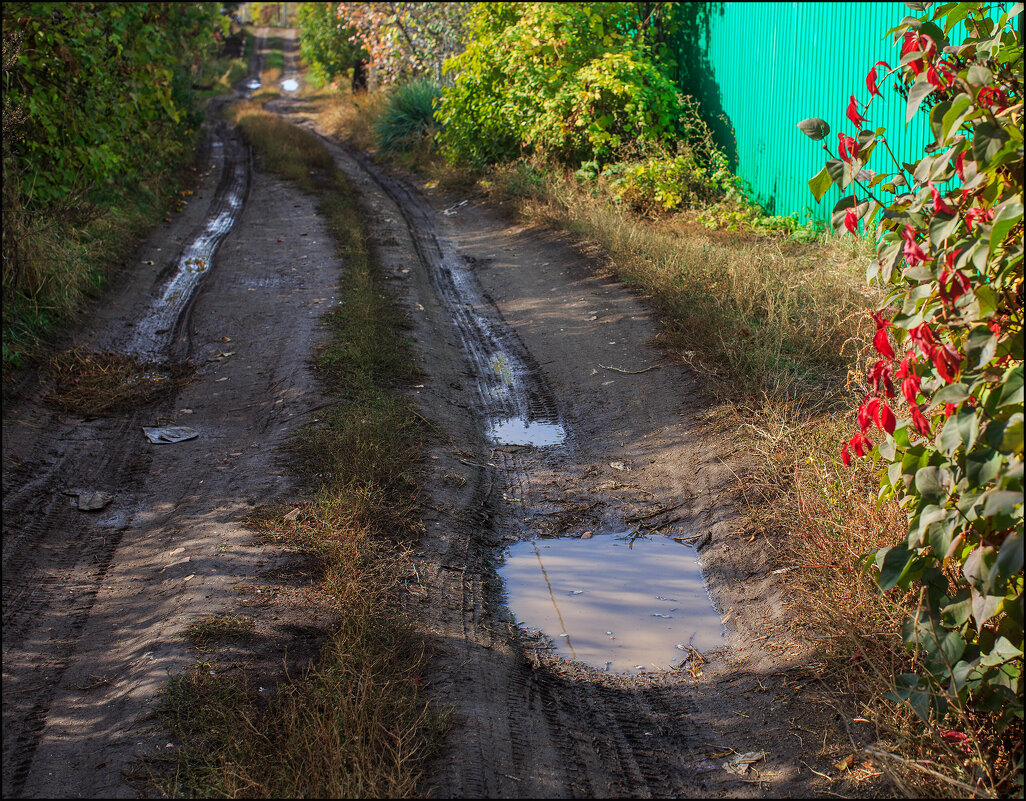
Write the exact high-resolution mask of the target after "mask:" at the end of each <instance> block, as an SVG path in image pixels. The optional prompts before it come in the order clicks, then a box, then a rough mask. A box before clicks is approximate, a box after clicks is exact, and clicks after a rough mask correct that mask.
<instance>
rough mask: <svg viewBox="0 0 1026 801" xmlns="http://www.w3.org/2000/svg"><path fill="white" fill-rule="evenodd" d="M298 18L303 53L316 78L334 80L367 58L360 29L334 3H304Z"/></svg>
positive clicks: (298, 12) (297, 10)
mask: <svg viewBox="0 0 1026 801" xmlns="http://www.w3.org/2000/svg"><path fill="white" fill-rule="evenodd" d="M296 18H297V22H298V24H299V47H300V53H301V54H302V56H303V58H304V59H305V60H306V63H307V64H309V65H310V71H311V73H312V75H313V77H314V79H315V80H316V81H318V82H320V83H327V82H330V81H333V80H334V79H335V78H337V77H338V76H340V75H345V74H346V73H347V72H348V71H349V70H350V69H351V68H352V67H353V66H354V65H355V64H356V62H357V61H360V60H361V59H365V58H367V51H365V50H364V49H363V47H362V46H361V45H360V43H359V40H358V39H356V38H355V37H354V35H355V33H356V31H355V30H354V29H353V28H352V27H349V26H347V25H345V24H344V23H343V22H342V21H341V20H340V19H339V17H338V14H337V12H336V7H335V4H334V3H300V4H299V6H298V8H297V9H296Z"/></svg>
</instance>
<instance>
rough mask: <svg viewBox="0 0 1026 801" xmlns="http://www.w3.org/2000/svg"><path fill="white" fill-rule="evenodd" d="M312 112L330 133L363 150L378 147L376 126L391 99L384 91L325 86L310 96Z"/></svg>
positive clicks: (322, 126) (308, 97) (371, 149)
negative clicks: (355, 92) (339, 89)
mask: <svg viewBox="0 0 1026 801" xmlns="http://www.w3.org/2000/svg"><path fill="white" fill-rule="evenodd" d="M306 99H307V100H308V101H309V102H310V105H311V110H310V113H311V115H312V116H314V117H316V119H317V121H318V124H319V125H320V127H321V129H322V130H323V131H324V132H325V133H327V134H328V135H329V136H336V137H338V138H339V139H344V140H345V141H346V142H348V143H349V144H351V145H352V146H353V147H357V148H360V149H361V150H368V151H373V150H374V125H375V123H377V121H378V119H379V118H380V117H381V114H382V112H383V111H384V108H385V105H386V103H387V102H388V100H387V97H386V95H385V94H384V93H383V92H359V93H357V94H353V93H351V92H348V91H342V92H339V91H335V90H331V89H323V90H320V91H317V92H315V93H313V94H311V95H308V96H307V98H306Z"/></svg>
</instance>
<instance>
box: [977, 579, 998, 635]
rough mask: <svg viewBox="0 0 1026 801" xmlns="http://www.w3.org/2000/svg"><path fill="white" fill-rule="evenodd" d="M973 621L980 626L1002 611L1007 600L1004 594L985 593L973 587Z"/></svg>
mask: <svg viewBox="0 0 1026 801" xmlns="http://www.w3.org/2000/svg"><path fill="white" fill-rule="evenodd" d="M972 593H973V621H974V622H975V623H976V627H977V628H980V627H981V626H983V624H984V623H986V622H987V621H988V620H990V619H991V618H992V617H994V615H996V614H997V613H998V612H1000V611H1001V605H1002V604H1003V603H1004V602H1005V596H1003V595H984V594H983V593H981V592H978V591H977V590H976V588H975V587H974V588H973V591H972Z"/></svg>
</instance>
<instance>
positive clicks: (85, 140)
mask: <svg viewBox="0 0 1026 801" xmlns="http://www.w3.org/2000/svg"><path fill="white" fill-rule="evenodd" d="M237 34H238V31H236V36H237ZM230 37H231V30H230V26H229V22H228V18H227V17H226V16H223V15H221V14H219V13H218V10H217V8H216V6H213V5H211V4H203V3H195V4H179V5H172V6H169V5H167V4H165V3H74V4H68V3H5V4H4V9H3V91H4V105H3V221H4V238H3V320H4V322H3V367H4V375H5V381H6V379H7V378H8V377H9V371H10V369H11V368H15V367H18V366H20V365H22V364H23V363H24V356H25V355H26V354H28V353H31V352H32V351H33V349H35V348H36V347H38V345H39V344H40V341H41V340H43V339H45V338H46V337H48V336H51V335H52V334H53V332H54V331H55V329H56V328H57V327H58V326H60V325H61V324H64V323H67V322H68V321H69V320H70V319H71V317H72V316H73V314H74V312H75V311H76V310H77V309H78V308H79V306H80V304H81V302H82V301H83V300H84V299H85V298H86V297H88V296H90V295H91V294H94V293H95V292H96V291H97V290H99V289H102V287H103V286H104V285H105V284H106V282H107V280H108V278H109V276H110V275H111V273H112V271H113V269H114V267H115V266H116V265H118V264H120V263H121V262H122V261H123V259H124V258H125V257H126V256H127V255H128V253H129V252H130V250H131V248H132V247H133V246H134V244H135V243H136V241H137V239H138V237H139V236H140V235H141V234H142V233H143V232H144V231H146V230H147V228H149V227H150V226H152V225H153V224H154V223H156V222H157V221H158V220H159V219H161V218H162V217H164V216H165V215H167V214H168V213H170V212H171V211H172V210H173V209H174V208H175V207H176V203H178V202H180V201H181V198H182V197H183V195H180V194H179V190H182V189H183V186H184V184H185V181H187V180H188V171H187V170H186V169H185V167H187V166H188V165H189V164H190V163H191V162H192V160H193V158H194V154H195V151H196V146H197V142H198V131H199V125H200V122H201V121H202V118H203V113H202V111H201V102H202V100H203V99H204V98H207V97H210V96H211V95H212V94H215V93H218V92H222V91H225V90H227V89H228V88H230V86H231V84H232V83H233V82H234V80H237V79H238V78H239V77H241V76H242V75H243V74H244V71H245V66H244V64H245V62H244V61H243V58H242V55H244V54H242V55H239V54H236V55H235V57H227V56H226V57H224V58H218V54H219V53H222V52H225V50H224V48H225V45H226V44H227V43H228V39H229V38H230ZM235 43H236V45H237V39H235ZM236 49H237V47H236Z"/></svg>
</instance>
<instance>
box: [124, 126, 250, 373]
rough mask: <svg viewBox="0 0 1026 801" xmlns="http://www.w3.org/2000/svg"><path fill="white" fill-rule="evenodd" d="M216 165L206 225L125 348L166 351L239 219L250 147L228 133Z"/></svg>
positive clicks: (217, 143)
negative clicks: (230, 141)
mask: <svg viewBox="0 0 1026 801" xmlns="http://www.w3.org/2000/svg"><path fill="white" fill-rule="evenodd" d="M212 152H213V154H214V159H213V161H214V165H215V167H216V168H217V169H220V170H221V171H222V177H221V181H220V183H219V184H218V187H217V190H216V191H215V193H214V199H213V201H212V202H211V204H210V210H209V212H208V214H207V219H206V222H205V224H204V226H203V229H202V230H201V231H199V232H198V233H197V234H196V235H195V236H194V237H193V238H192V240H191V241H190V242H189V244H188V245H187V246H186V247H185V249H184V250H183V251H182V254H181V256H180V257H179V259H178V263H177V264H176V266H175V268H174V270H173V271H172V274H171V277H170V278H169V279H168V280H167V282H166V283H165V284H164V286H163V287H162V289H161V290H160V292H159V293H158V294H157V296H156V297H155V298H153V300H152V301H151V302H150V305H149V307H148V308H147V309H146V311H145V312H144V313H143V315H142V319H140V320H139V321H138V323H137V324H136V326H135V329H134V332H133V333H132V336H131V339H130V341H129V342H128V343H127V344H126V346H125V348H124V350H125V352H127V353H131V354H135V355H138V356H141V357H144V358H150V359H156V358H159V357H160V356H161V355H163V354H164V353H165V352H166V350H167V348H168V346H169V344H170V343H171V340H172V338H173V337H174V334H175V329H176V327H177V324H178V321H179V320H180V319H181V316H182V313H183V312H184V311H185V309H186V307H187V306H188V304H189V301H190V300H191V299H192V297H193V294H194V293H195V291H196V289H197V287H198V286H199V284H200V282H201V281H202V280H203V277H204V276H205V275H206V274H207V273H208V272H209V271H210V269H211V267H212V266H213V260H214V253H215V252H216V250H217V247H218V245H220V244H221V242H222V240H224V238H225V236H227V235H228V232H229V231H230V230H231V229H232V227H233V226H234V225H235V221H236V220H237V219H238V218H239V214H240V212H241V211H242V207H243V204H244V202H245V197H246V190H247V188H248V186H249V153H248V151H246V150H244V149H243V148H239V147H228V146H226V142H225V139H224V137H222V136H221V135H220V134H216V135H215V139H214V141H213V143H212Z"/></svg>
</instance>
